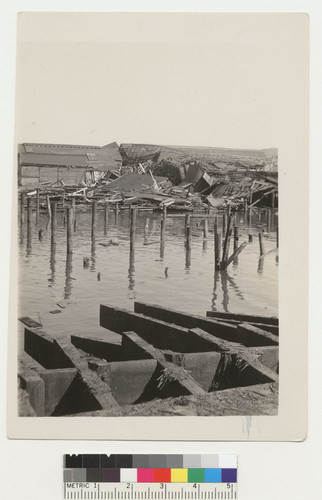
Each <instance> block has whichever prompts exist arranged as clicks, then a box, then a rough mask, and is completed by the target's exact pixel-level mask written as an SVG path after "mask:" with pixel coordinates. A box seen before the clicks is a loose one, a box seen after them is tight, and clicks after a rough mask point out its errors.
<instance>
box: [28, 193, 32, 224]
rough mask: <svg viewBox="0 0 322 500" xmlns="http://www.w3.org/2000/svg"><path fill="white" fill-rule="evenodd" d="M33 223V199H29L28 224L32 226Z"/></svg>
mask: <svg viewBox="0 0 322 500" xmlns="http://www.w3.org/2000/svg"><path fill="white" fill-rule="evenodd" d="M31 221H32V197H31V196H28V198H27V224H31Z"/></svg>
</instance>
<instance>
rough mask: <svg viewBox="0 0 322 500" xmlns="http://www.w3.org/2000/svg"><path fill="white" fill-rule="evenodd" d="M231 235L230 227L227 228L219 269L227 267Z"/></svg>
mask: <svg viewBox="0 0 322 500" xmlns="http://www.w3.org/2000/svg"><path fill="white" fill-rule="evenodd" d="M231 235H232V230H231V229H229V230H228V228H227V233H226V238H225V243H224V249H223V254H222V261H221V269H226V267H227V261H228V255H229V248H230V239H231Z"/></svg>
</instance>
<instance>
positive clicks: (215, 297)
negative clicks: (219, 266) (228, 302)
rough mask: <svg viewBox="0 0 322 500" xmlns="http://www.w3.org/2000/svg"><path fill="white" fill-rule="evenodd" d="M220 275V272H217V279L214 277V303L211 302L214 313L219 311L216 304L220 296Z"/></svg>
mask: <svg viewBox="0 0 322 500" xmlns="http://www.w3.org/2000/svg"><path fill="white" fill-rule="evenodd" d="M219 273H220V271H217V270H216V271H215V277H214V289H213V293H212V301H211V309H212V310H213V311H217V309H216V302H217V298H218V294H217V289H218V285H219V279H220V278H219Z"/></svg>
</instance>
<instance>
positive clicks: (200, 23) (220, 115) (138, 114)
mask: <svg viewBox="0 0 322 500" xmlns="http://www.w3.org/2000/svg"><path fill="white" fill-rule="evenodd" d="M286 21H287V22H286ZM303 21H304V23H305V18H304V19H303V16H298V15H296V14H295V15H291V16H290V17H289V20H286V19H285V15H283V14H280V15H276V14H272V15H265V14H259V15H225V14H221V15H210V14H206V15H202V14H187V15H182V14H181V15H176V14H172V15H171V14H166V15H160V14H144V15H142V14H123V15H122V14H121V15H119V14H114V15H112V14H91V15H88V14H83V15H82V14H67V13H64V14H59V13H49V14H48V13H47V14H45V13H42V14H39V13H38V14H37V13H33V14H32V13H24V14H21V15H20V17H19V22H18V51H17V92H16V141H17V142H18V143H20V142H49V143H71V144H91V145H104V144H107V143H109V142H112V141H114V140H115V141H116V142H118V143H122V142H134V143H150V144H168V145H171V144H173V145H188V146H192V145H195V146H214V147H216V146H217V147H233V148H264V147H279V144H280V143H281V141H282V140H284V139H285V131H286V133H287V130H288V127H289V125H290V120H292V121H293V120H297V119H301V116H302V115H303V112H304V111H303V109H302V108H301V103H298V102H296V95H297V93H298V92H299V91H300V90H301V86H303V85H304V82H303V70H304V74H305V68H303V67H302V66H301V65H300V64H299V60H301V54H298V50H299V47H301V44H299V43H297V48H296V44H294V34H297V33H301V32H303ZM301 28H302V29H301ZM304 31H305V30H304ZM300 36H301V35H300ZM293 45H294V46H293ZM303 50H305V46H304V47H303ZM293 56H294V57H293ZM303 104H304V103H303Z"/></svg>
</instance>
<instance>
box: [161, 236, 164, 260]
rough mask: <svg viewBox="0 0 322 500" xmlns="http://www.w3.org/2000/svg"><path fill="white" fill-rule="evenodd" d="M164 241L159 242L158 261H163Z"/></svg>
mask: <svg viewBox="0 0 322 500" xmlns="http://www.w3.org/2000/svg"><path fill="white" fill-rule="evenodd" d="M164 246H165V245H164V241H162V240H161V241H160V259H161V260H163V259H164Z"/></svg>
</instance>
